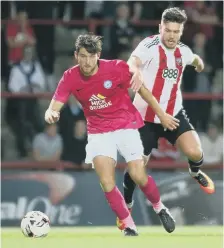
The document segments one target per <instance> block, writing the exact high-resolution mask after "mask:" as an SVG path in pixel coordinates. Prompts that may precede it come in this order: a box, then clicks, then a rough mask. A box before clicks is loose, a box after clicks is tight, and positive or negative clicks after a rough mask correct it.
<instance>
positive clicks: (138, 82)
mask: <svg viewBox="0 0 224 248" xmlns="http://www.w3.org/2000/svg"><path fill="white" fill-rule="evenodd" d="M143 83H144V80H143V76H142V73H141V72H140V71H139V70H136V71H135V72H134V74H133V75H132V78H131V82H130V84H131V89H132V90H133V91H134V92H138V91H139V90H140V88H141V87H142V85H143Z"/></svg>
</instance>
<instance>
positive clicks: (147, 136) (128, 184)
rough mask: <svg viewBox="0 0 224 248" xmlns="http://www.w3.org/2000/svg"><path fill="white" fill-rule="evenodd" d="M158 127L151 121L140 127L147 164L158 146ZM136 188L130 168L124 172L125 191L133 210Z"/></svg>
mask: <svg viewBox="0 0 224 248" xmlns="http://www.w3.org/2000/svg"><path fill="white" fill-rule="evenodd" d="M155 129H156V127H155V126H154V125H153V124H151V123H145V125H144V126H143V127H142V128H140V129H139V133H140V137H141V140H142V144H143V147H144V156H143V159H144V164H145V165H146V164H147V163H148V161H149V158H150V154H151V151H152V149H153V148H156V147H157V141H158V138H159V137H158V135H157V133H156V132H155V131H156V130H155ZM135 188H136V184H135V182H134V181H133V180H132V178H131V177H130V174H129V172H128V168H127V169H126V170H125V172H124V182H123V192H124V199H125V202H126V204H127V206H128V208H129V210H131V208H132V206H133V203H134V202H133V194H134V190H135Z"/></svg>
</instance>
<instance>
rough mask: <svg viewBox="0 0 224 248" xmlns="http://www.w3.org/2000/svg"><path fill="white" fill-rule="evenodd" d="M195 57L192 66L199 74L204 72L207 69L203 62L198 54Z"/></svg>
mask: <svg viewBox="0 0 224 248" xmlns="http://www.w3.org/2000/svg"><path fill="white" fill-rule="evenodd" d="M193 56H194V59H193V62H192V64H191V65H192V66H194V67H195V70H196V71H197V72H202V71H203V70H204V67H205V66H204V62H203V60H202V59H201V58H200V57H199V56H198V55H197V54H193Z"/></svg>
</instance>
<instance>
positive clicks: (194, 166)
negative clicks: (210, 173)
mask: <svg viewBox="0 0 224 248" xmlns="http://www.w3.org/2000/svg"><path fill="white" fill-rule="evenodd" d="M188 163H189V165H190V168H191V171H192V172H195V173H197V172H198V171H199V170H200V168H201V165H202V164H203V154H202V158H201V159H200V160H199V161H198V162H193V161H191V160H188Z"/></svg>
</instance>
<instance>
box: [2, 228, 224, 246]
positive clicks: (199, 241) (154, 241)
mask: <svg viewBox="0 0 224 248" xmlns="http://www.w3.org/2000/svg"><path fill="white" fill-rule="evenodd" d="M138 230H139V236H138V237H124V236H123V235H122V233H121V232H120V231H119V230H118V229H117V228H116V227H83V228H82V227H74V228H67V227H64V228H63V227H62V228H55V227H53V228H52V229H51V231H50V233H49V235H48V236H47V237H45V238H39V239H36V238H26V237H24V236H23V234H22V233H21V231H20V229H19V228H17V229H16V228H2V230H1V231H2V232H1V235H2V237H1V238H2V239H1V242H2V246H1V247H2V248H13V247H16V248H70V247H72V248H221V247H223V228H222V227H216V226H210V227H208V226H206V227H203V226H197V227H195V226H194V227H177V228H176V230H175V232H174V233H172V234H168V233H166V232H165V230H163V228H162V227H145V226H144V227H143V226H139V227H138Z"/></svg>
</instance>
